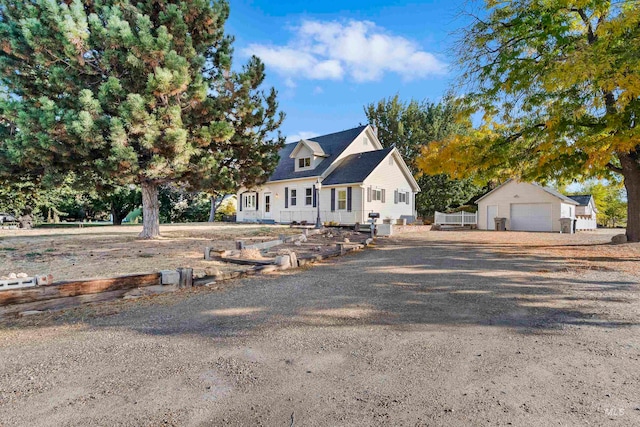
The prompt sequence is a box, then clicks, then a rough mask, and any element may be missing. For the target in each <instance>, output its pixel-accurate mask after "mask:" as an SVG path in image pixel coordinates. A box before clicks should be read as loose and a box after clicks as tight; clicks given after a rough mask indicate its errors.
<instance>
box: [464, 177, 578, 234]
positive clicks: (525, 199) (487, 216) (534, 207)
mask: <svg viewBox="0 0 640 427" xmlns="http://www.w3.org/2000/svg"><path fill="white" fill-rule="evenodd" d="M476 203H477V204H478V228H479V229H480V230H494V229H495V221H494V218H496V217H498V218H506V220H507V221H506V227H507V230H513V231H557V232H559V231H560V218H572V219H575V218H576V208H577V207H578V202H576V201H575V200H573V199H570V198H569V197H567V196H565V195H563V194H560V193H559V192H557V191H556V190H554V189H552V188H548V187H542V186H541V185H538V184H535V183H528V182H519V181H515V180H508V181H506V182H505V183H504V184H502V185H500V186H498V187H496V188H495V189H494V190H493V191H490V192H489V193H487V194H485V195H484V196H482V197H481V198H479V199H478V200H477V201H476Z"/></svg>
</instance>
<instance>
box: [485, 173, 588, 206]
mask: <svg viewBox="0 0 640 427" xmlns="http://www.w3.org/2000/svg"><path fill="white" fill-rule="evenodd" d="M512 181H513V179H508V180H506V181H505V182H504V183H503V184H501V185H498V186H497V187H496V188H494V189H493V190H491V191H489V192H488V193H487V194H485V195H484V196H482V197H480V198H479V199H478V200H476V204H478V202H479V201H480V200H482V199H484V198H486V197H488V196H489V195H490V194H493V193H494V192H496V191H498V190H499V189H501V188H502V187H504V186H505V185H507V184H509V183H510V182H512ZM529 184H531V185H535V186H536V187H538V188H539V189H541V190H542V191H545V192H547V193H549V194H551V195H552V196H555V197H557V198H558V199H560V200H562V201H563V202H565V203H570V204H572V205H577V204H578V202H576V201H575V200H573V199H570V198H569V197H567V196H565V195H564V194H562V193H560V192H559V191H557V190H556V189H554V188H551V187H543V186H542V185H540V184H537V183H535V182H530V183H529Z"/></svg>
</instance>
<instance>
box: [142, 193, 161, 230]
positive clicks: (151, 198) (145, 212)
mask: <svg viewBox="0 0 640 427" xmlns="http://www.w3.org/2000/svg"><path fill="white" fill-rule="evenodd" d="M138 237H139V238H141V239H155V238H156V237H160V202H159V201H158V183H156V182H152V181H143V182H142V232H141V233H140V234H139V235H138Z"/></svg>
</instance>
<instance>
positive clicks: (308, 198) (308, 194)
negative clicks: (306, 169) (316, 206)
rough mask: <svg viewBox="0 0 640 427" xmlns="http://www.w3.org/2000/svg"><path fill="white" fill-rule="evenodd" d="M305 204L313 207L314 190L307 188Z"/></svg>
mask: <svg viewBox="0 0 640 427" xmlns="http://www.w3.org/2000/svg"><path fill="white" fill-rule="evenodd" d="M304 204H305V205H307V206H311V205H312V204H313V188H305V190H304Z"/></svg>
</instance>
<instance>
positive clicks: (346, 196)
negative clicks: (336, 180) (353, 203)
mask: <svg viewBox="0 0 640 427" xmlns="http://www.w3.org/2000/svg"><path fill="white" fill-rule="evenodd" d="M342 191H344V208H341V207H340V192H342ZM347 198H348V194H347V189H346V188H337V189H336V210H338V211H346V210H347Z"/></svg>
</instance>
